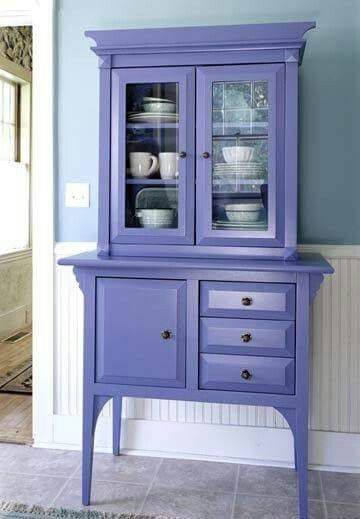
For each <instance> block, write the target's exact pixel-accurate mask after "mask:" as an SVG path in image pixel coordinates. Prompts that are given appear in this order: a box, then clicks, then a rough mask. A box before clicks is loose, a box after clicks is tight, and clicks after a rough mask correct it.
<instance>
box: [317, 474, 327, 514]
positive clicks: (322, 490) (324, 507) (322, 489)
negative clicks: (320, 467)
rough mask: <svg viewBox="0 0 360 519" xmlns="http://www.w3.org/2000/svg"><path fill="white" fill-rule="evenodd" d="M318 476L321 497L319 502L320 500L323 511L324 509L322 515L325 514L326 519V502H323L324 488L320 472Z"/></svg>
mask: <svg viewBox="0 0 360 519" xmlns="http://www.w3.org/2000/svg"><path fill="white" fill-rule="evenodd" d="M318 474H319V478H320V495H321V500H322V504H323V509H324V513H325V519H328V511H327V504H326V500H325V492H324V486H323V480H322V476H321V472H320V471H319V472H318Z"/></svg>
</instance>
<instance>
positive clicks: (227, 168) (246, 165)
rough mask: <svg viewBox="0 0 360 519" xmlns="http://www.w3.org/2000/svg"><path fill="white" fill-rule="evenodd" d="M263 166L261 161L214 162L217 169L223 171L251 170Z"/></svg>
mask: <svg viewBox="0 0 360 519" xmlns="http://www.w3.org/2000/svg"><path fill="white" fill-rule="evenodd" d="M262 168H263V166H262V164H261V163H260V162H255V163H253V162H245V163H239V164H214V169H215V170H221V171H238V170H244V169H246V170H249V169H262Z"/></svg>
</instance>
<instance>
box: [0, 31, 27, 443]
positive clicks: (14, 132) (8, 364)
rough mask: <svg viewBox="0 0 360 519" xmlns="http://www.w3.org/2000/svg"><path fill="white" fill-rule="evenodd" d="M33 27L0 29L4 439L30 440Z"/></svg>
mask: <svg viewBox="0 0 360 519" xmlns="http://www.w3.org/2000/svg"><path fill="white" fill-rule="evenodd" d="M31 86H32V27H31V26H25V25H24V26H5V27H0V441H7V442H15V443H30V442H31V441H32V247H31V242H32V240H31V234H32V233H31V227H32V225H31V111H32V107H31V103H32V100H31V99H32V95H31Z"/></svg>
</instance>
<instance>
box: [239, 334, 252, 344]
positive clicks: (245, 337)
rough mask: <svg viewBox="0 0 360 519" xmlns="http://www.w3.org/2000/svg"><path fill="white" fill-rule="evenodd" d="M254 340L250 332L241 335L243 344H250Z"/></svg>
mask: <svg viewBox="0 0 360 519" xmlns="http://www.w3.org/2000/svg"><path fill="white" fill-rule="evenodd" d="M251 339H252V336H251V333H250V332H246V333H242V334H241V340H242V341H243V342H250V341H251Z"/></svg>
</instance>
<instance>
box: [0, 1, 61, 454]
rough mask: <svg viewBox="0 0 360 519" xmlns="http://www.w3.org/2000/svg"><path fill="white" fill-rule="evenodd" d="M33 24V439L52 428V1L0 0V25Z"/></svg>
mask: <svg viewBox="0 0 360 519" xmlns="http://www.w3.org/2000/svg"><path fill="white" fill-rule="evenodd" d="M4 25H10V26H11V25H32V26H33V83H32V85H33V97H32V100H33V105H32V168H31V169H32V250H33V369H34V388H33V438H34V445H40V444H42V443H49V442H51V440H52V432H53V402H54V398H53V365H54V362H53V356H54V355H53V352H54V269H53V258H54V25H55V0H0V26H4Z"/></svg>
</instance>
